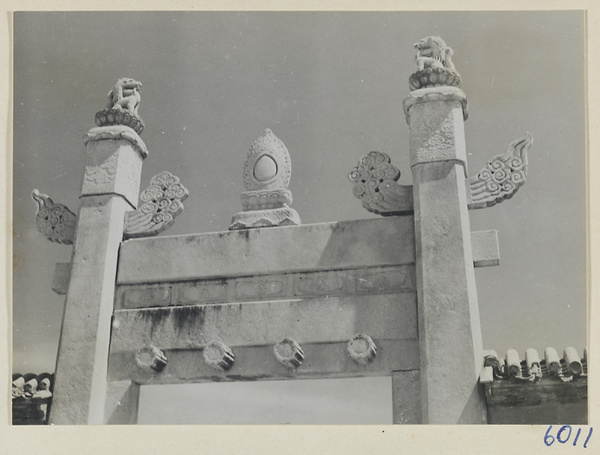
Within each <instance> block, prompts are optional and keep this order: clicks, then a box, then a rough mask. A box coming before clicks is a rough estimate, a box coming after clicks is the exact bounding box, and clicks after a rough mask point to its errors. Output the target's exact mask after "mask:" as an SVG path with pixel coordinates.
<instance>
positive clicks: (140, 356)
mask: <svg viewBox="0 0 600 455" xmlns="http://www.w3.org/2000/svg"><path fill="white" fill-rule="evenodd" d="M135 362H136V363H137V365H138V366H139V367H140V368H142V369H143V370H146V371H156V372H157V373H160V372H161V371H162V370H163V369H164V368H165V366H167V357H166V356H165V354H164V353H163V352H162V351H161V350H160V349H158V348H157V347H155V346H146V347H144V348H142V349H141V350H140V351H139V352H138V353H137V354H136V355H135Z"/></svg>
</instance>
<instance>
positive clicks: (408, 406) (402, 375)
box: [392, 370, 423, 425]
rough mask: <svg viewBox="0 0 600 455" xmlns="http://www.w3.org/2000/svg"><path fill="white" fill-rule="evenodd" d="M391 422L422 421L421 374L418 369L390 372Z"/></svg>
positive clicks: (410, 422) (411, 423) (418, 422)
mask: <svg viewBox="0 0 600 455" xmlns="http://www.w3.org/2000/svg"><path fill="white" fill-rule="evenodd" d="M392 406H393V408H392V410H393V423H394V424H403V425H416V424H420V423H423V421H422V420H423V418H422V414H421V376H420V373H419V370H412V371H411V370H409V371H394V372H393V373H392Z"/></svg>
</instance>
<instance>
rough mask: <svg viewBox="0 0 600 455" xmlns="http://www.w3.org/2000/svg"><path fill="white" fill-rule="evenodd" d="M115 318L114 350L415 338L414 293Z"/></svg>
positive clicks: (120, 314) (225, 306)
mask: <svg viewBox="0 0 600 455" xmlns="http://www.w3.org/2000/svg"><path fill="white" fill-rule="evenodd" d="M114 321H115V322H114V324H113V334H112V340H111V350H112V351H114V352H118V351H130V352H134V353H137V352H138V351H139V350H140V349H142V348H144V347H146V346H149V345H152V346H160V348H161V350H163V351H164V352H167V351H169V350H173V349H191V348H198V349H200V348H203V347H204V346H207V345H208V344H209V343H211V342H212V341H213V340H222V341H223V342H224V343H226V344H227V345H228V346H230V347H232V348H237V347H238V346H255V345H256V346H262V345H270V346H273V345H274V344H275V343H278V342H279V341H281V340H282V339H284V338H292V339H294V340H301V341H302V343H303V344H304V343H309V342H310V343H326V342H338V341H339V342H343V343H345V344H347V343H348V340H349V339H350V337H352V336H353V335H354V334H356V333H368V334H369V335H370V336H371V337H373V338H374V339H377V340H381V339H415V338H416V337H417V316H416V295H415V293H402V294H380V295H373V296H370V295H361V296H355V297H322V298H313V299H308V300H300V301H299V300H289V301H286V300H280V301H264V302H253V303H252V304H246V303H226V304H213V305H194V306H191V305H188V306H177V307H166V308H152V309H143V310H117V311H115V313H114ZM344 355H346V354H344Z"/></svg>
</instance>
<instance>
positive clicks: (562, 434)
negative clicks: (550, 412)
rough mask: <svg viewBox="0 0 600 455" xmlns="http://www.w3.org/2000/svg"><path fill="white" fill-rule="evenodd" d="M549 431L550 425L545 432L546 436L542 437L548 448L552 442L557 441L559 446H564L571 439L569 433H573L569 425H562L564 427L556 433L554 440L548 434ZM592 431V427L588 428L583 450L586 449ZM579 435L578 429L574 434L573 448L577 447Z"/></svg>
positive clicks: (579, 430) (579, 429)
mask: <svg viewBox="0 0 600 455" xmlns="http://www.w3.org/2000/svg"><path fill="white" fill-rule="evenodd" d="M550 430H552V425H550V426H549V427H548V429H547V430H546V434H545V435H544V444H546V445H547V446H548V447H550V446H551V445H552V444H554V441H558V442H560V443H561V444H566V443H567V441H569V439H570V438H571V433H572V432H573V429H572V428H571V425H564V426H562V427H560V430H558V433H556V438H555V437H554V436H552V435H551V434H550ZM593 431H594V429H593V428H592V427H590V431H589V432H588V435H587V437H586V438H585V442H584V443H583V448H584V449H587V445H588V442H589V441H590V438H591V437H592V432H593ZM580 434H581V428H578V429H577V433H576V434H575V439H573V446H576V445H577V441H578V440H579V435H580Z"/></svg>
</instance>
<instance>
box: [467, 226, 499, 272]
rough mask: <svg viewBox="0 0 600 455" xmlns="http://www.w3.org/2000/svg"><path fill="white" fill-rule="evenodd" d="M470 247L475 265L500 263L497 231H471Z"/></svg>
mask: <svg viewBox="0 0 600 455" xmlns="http://www.w3.org/2000/svg"><path fill="white" fill-rule="evenodd" d="M471 248H472V250H473V265H474V266H475V267H489V266H495V265H500V248H499V247H498V231H474V232H471Z"/></svg>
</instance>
